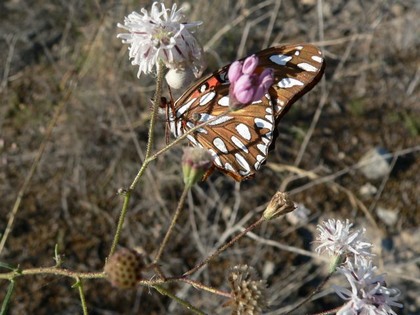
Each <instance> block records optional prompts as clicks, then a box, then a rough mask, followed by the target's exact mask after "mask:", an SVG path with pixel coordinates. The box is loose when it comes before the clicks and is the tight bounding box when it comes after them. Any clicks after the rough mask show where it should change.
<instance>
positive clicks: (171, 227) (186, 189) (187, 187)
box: [153, 185, 191, 264]
mask: <svg viewBox="0 0 420 315" xmlns="http://www.w3.org/2000/svg"><path fill="white" fill-rule="evenodd" d="M190 188H191V186H190V185H185V187H184V190H183V191H182V195H181V197H180V198H179V202H178V206H177V208H176V211H175V214H174V216H173V218H172V221H171V224H170V225H169V228H168V230H167V231H166V235H165V237H164V239H163V241H162V243H161V244H160V247H159V251H158V253H157V254H156V257H155V259H154V261H153V264H157V262H158V260H159V259H160V256H162V253H163V250H164V248H165V247H166V245H167V244H168V241H169V237H170V236H171V234H172V231H173V230H174V228H175V224H176V221H177V220H178V218H179V216H180V214H181V211H182V209H183V208H184V203H185V200H186V199H187V195H188V192H189V191H190Z"/></svg>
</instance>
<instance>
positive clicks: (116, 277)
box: [104, 248, 145, 289]
mask: <svg viewBox="0 0 420 315" xmlns="http://www.w3.org/2000/svg"><path fill="white" fill-rule="evenodd" d="M144 267H145V264H144V261H143V256H142V255H140V254H139V253H138V252H136V251H135V250H133V249H129V248H122V249H120V250H118V251H117V252H116V253H115V254H114V255H112V256H111V257H110V258H109V259H108V261H107V263H106V265H105V268H104V271H105V273H106V275H107V278H108V280H109V281H110V282H111V284H112V285H113V286H115V287H117V288H121V289H130V288H135V287H136V286H137V283H138V282H139V281H140V280H141V279H142V271H143V269H144Z"/></svg>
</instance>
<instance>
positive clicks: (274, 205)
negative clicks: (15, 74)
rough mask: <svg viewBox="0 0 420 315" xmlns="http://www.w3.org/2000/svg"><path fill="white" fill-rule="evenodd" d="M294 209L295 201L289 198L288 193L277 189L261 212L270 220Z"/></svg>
mask: <svg viewBox="0 0 420 315" xmlns="http://www.w3.org/2000/svg"><path fill="white" fill-rule="evenodd" d="M295 209H296V205H295V203H294V202H293V201H292V200H291V199H290V198H289V195H288V194H286V193H284V192H281V191H278V192H277V193H276V194H275V195H274V196H273V198H271V200H270V203H269V204H268V206H267V208H266V209H265V211H264V213H263V217H264V219H266V220H267V221H268V220H272V219H275V218H277V217H279V216H280V215H283V214H286V213H288V212H291V211H293V210H295Z"/></svg>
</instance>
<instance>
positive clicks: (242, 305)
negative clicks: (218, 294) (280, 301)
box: [229, 265, 267, 315]
mask: <svg viewBox="0 0 420 315" xmlns="http://www.w3.org/2000/svg"><path fill="white" fill-rule="evenodd" d="M229 285H230V287H231V289H232V300H231V303H230V306H231V307H232V315H257V314H261V313H262V311H263V309H264V308H265V307H266V306H267V299H266V296H265V290H266V282H265V281H264V280H257V275H256V272H255V270H254V268H252V267H249V266H247V265H239V266H235V267H233V268H232V269H231V272H230V275H229Z"/></svg>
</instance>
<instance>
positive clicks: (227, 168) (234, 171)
mask: <svg viewBox="0 0 420 315" xmlns="http://www.w3.org/2000/svg"><path fill="white" fill-rule="evenodd" d="M225 170H227V171H230V172H233V173H237V172H236V170H235V169H234V168H233V166H232V164H230V163H225Z"/></svg>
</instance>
